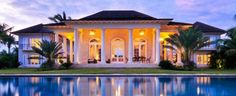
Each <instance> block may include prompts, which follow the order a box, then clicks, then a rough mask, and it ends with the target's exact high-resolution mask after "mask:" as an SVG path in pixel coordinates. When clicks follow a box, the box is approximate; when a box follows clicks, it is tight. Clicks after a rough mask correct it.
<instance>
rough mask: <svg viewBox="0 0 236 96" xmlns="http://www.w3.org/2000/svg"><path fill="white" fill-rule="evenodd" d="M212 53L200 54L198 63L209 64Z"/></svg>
mask: <svg viewBox="0 0 236 96" xmlns="http://www.w3.org/2000/svg"><path fill="white" fill-rule="evenodd" d="M210 57H211V55H209V54H198V55H197V64H208V62H209V61H210Z"/></svg>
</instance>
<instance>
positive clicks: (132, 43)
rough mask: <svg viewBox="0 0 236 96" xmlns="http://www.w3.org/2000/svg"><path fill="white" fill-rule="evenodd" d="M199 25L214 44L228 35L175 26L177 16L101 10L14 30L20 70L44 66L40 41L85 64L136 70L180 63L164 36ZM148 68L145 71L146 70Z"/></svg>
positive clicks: (200, 62) (202, 59) (203, 58)
mask: <svg viewBox="0 0 236 96" xmlns="http://www.w3.org/2000/svg"><path fill="white" fill-rule="evenodd" d="M189 27H195V28H198V29H199V30H201V31H202V32H203V33H204V35H205V36H208V37H209V38H210V40H211V41H214V40H216V39H219V38H220V35H221V34H223V33H224V32H225V31H224V30H222V29H219V28H216V27H213V26H210V25H207V24H204V23H201V22H196V23H194V24H190V23H183V22H175V21H173V19H172V18H155V17H151V16H149V15H146V14H143V13H140V12H137V11H101V12H98V13H95V14H92V15H89V16H86V17H84V18H81V19H72V20H67V21H63V22H62V23H51V24H38V25H35V26H31V27H28V28H25V29H22V30H18V31H15V32H14V34H16V35H18V36H19V62H21V63H22V65H21V67H39V66H40V64H41V63H42V62H44V61H45V59H40V58H37V57H41V56H39V55H38V54H36V53H34V52H33V51H32V48H31V47H32V46H36V47H37V46H38V45H37V44H36V42H38V41H41V40H54V41H56V42H60V43H62V46H63V48H62V50H61V51H62V52H63V57H67V58H69V59H70V60H71V61H72V62H73V63H74V64H77V65H80V66H81V67H83V66H90V67H91V66H96V67H98V66H112V65H116V66H124V67H125V66H129V67H130V66H131V67H137V66H141V67H142V65H145V66H149V67H150V66H151V67H157V66H158V64H159V62H160V61H161V60H170V61H172V62H174V63H175V64H181V54H180V53H179V52H177V51H176V50H172V49H168V48H166V47H163V46H164V45H167V44H168V43H167V42H166V41H165V38H168V36H169V35H170V34H175V33H178V30H179V29H187V28H189ZM213 50H215V45H214V44H212V45H209V46H206V47H204V48H202V49H200V50H199V51H198V52H196V53H195V54H194V56H192V57H193V58H192V60H193V61H194V62H195V63H196V64H197V66H199V67H201V66H206V65H207V62H208V61H209V57H210V55H209V53H210V52H211V51H213ZM145 66H144V67H145Z"/></svg>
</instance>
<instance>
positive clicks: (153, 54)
mask: <svg viewBox="0 0 236 96" xmlns="http://www.w3.org/2000/svg"><path fill="white" fill-rule="evenodd" d="M152 35H153V37H152V38H153V40H152V42H153V43H152V63H155V62H156V57H155V56H156V54H155V53H156V52H155V48H156V47H155V46H156V35H155V30H153V34H152Z"/></svg>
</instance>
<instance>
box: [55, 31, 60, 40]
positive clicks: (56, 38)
mask: <svg viewBox="0 0 236 96" xmlns="http://www.w3.org/2000/svg"><path fill="white" fill-rule="evenodd" d="M55 42H59V35H58V33H55Z"/></svg>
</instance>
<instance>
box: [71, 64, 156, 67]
mask: <svg viewBox="0 0 236 96" xmlns="http://www.w3.org/2000/svg"><path fill="white" fill-rule="evenodd" d="M72 68H158V65H157V64H75V65H72Z"/></svg>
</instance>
